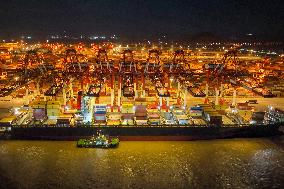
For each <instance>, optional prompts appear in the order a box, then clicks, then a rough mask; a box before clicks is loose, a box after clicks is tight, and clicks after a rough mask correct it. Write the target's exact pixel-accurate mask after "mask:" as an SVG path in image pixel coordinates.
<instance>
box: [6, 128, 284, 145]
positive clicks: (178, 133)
mask: <svg viewBox="0 0 284 189" xmlns="http://www.w3.org/2000/svg"><path fill="white" fill-rule="evenodd" d="M279 126H280V125H257V126H244V127H239V126H236V127H181V126H176V127H175V126H173V127H158V126H152V127H147V126H136V127H127V126H125V127H113V126H99V127H98V126H96V127H27V128H23V127H14V128H12V130H11V131H10V132H9V133H6V134H5V138H9V139H25V140H29V139H30V140H78V139H79V138H84V137H88V136H92V135H95V134H96V133H97V132H98V131H100V132H102V133H103V134H106V135H109V136H118V137H119V139H120V140H133V141H137V140H139V141H143V140H153V141H159V140H161V141H165V140H177V141H178V140H184V141H186V140H202V139H219V138H220V139H221V138H250V137H251V138H255V137H269V136H276V135H281V134H283V132H281V131H279Z"/></svg>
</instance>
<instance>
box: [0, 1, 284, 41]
mask: <svg viewBox="0 0 284 189" xmlns="http://www.w3.org/2000/svg"><path fill="white" fill-rule="evenodd" d="M0 16H1V19H0V37H3V36H4V37H7V36H8V37H11V36H19V35H31V36H45V35H51V34H62V33H63V31H66V33H68V34H71V35H81V34H83V35H103V34H104V35H112V34H117V35H119V36H124V37H129V38H147V37H157V36H162V35H166V36H169V37H171V38H178V37H179V36H186V35H191V34H198V33H201V32H211V33H214V34H218V35H222V36H227V37H228V36H241V35H245V34H247V33H252V34H254V35H256V36H257V35H261V36H265V37H267V38H270V37H274V38H277V39H283V38H284V1H282V0H187V1H186V0H5V1H4V0H1V4H0Z"/></svg>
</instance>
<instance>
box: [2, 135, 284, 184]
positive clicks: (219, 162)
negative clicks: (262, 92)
mask: <svg viewBox="0 0 284 189" xmlns="http://www.w3.org/2000/svg"><path fill="white" fill-rule="evenodd" d="M0 188H1V189H4V188H32V189H45V188H50V189H56V188H62V189H67V188H82V189H92V188H102V189H107V188H133V189H139V188H147V189H151V188H153V189H159V188H173V189H174V188H187V189H188V188H208V189H210V188H242V189H243V188H257V189H258V188H284V148H283V146H282V147H281V146H280V145H279V144H275V143H274V142H271V141H270V140H269V139H230V140H210V141H189V142H124V141H123V142H121V144H120V146H119V148H117V149H78V148H76V146H75V142H63V141H61V142H55V141H0Z"/></svg>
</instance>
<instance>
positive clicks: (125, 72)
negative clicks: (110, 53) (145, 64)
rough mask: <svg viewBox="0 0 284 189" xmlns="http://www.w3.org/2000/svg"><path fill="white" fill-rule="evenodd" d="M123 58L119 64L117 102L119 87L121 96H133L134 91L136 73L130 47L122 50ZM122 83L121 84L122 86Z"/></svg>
mask: <svg viewBox="0 0 284 189" xmlns="http://www.w3.org/2000/svg"><path fill="white" fill-rule="evenodd" d="M122 54H123V60H122V61H121V62H120V66H119V92H118V94H119V96H118V99H119V103H118V104H120V97H121V88H122V90H123V96H126V97H134V96H135V91H136V76H137V74H138V72H137V67H136V63H135V61H134V57H133V51H132V50H130V49H127V50H124V51H123V53H122ZM122 83H123V86H122Z"/></svg>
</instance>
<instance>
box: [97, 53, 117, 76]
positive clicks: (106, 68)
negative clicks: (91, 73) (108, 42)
mask: <svg viewBox="0 0 284 189" xmlns="http://www.w3.org/2000/svg"><path fill="white" fill-rule="evenodd" d="M96 63H97V69H98V70H99V72H101V73H106V72H110V73H111V72H112V71H113V70H112V68H111V65H110V61H109V59H108V56H107V51H106V50H105V49H99V50H98V54H97V61H96Z"/></svg>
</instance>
